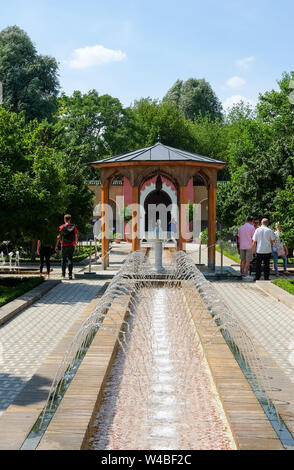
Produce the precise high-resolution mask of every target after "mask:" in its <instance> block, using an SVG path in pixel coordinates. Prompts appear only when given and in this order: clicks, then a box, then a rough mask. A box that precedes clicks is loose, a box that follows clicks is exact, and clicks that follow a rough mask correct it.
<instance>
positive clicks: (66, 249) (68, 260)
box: [61, 246, 75, 277]
mask: <svg viewBox="0 0 294 470" xmlns="http://www.w3.org/2000/svg"><path fill="white" fill-rule="evenodd" d="M74 251H75V247H74V246H63V247H62V248H61V256H62V264H61V267H62V275H63V276H65V271H66V265H68V275H69V277H72V269H73V260H72V257H73V254H74Z"/></svg>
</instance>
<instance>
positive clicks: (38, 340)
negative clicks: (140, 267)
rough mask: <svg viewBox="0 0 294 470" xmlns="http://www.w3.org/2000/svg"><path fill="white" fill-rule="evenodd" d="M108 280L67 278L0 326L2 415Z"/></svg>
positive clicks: (0, 404) (0, 405)
mask: <svg viewBox="0 0 294 470" xmlns="http://www.w3.org/2000/svg"><path fill="white" fill-rule="evenodd" d="M104 282H105V281H97V280H96V281H89V280H83V281H75V280H73V281H65V282H63V283H61V284H59V285H58V286H57V287H55V288H54V289H52V290H51V291H50V292H49V293H48V294H46V295H45V296H44V297H42V298H41V299H40V300H39V301H38V302H36V303H34V304H33V305H32V306H30V307H28V308H27V309H25V310H23V311H22V312H21V313H19V314H18V315H17V316H16V317H14V318H13V319H12V320H10V321H9V322H8V323H6V324H4V325H3V326H2V327H1V328H0V346H1V347H0V415H1V414H2V413H3V412H4V411H5V410H6V408H7V407H8V406H9V405H10V404H11V403H12V402H13V400H14V399H15V397H16V395H17V394H18V393H19V392H20V390H21V389H22V388H23V387H24V385H25V384H26V382H27V381H28V380H30V378H31V377H32V375H33V374H34V372H35V371H36V370H37V369H38V367H39V366H40V365H41V364H42V362H43V360H44V359H45V358H46V357H47V356H48V354H49V353H50V351H51V350H52V349H53V348H54V347H55V346H56V345H57V343H58V342H59V341H60V339H61V338H62V337H63V336H64V334H65V333H66V332H67V331H68V329H69V328H70V326H71V325H72V324H73V322H74V321H75V320H76V319H77V317H78V316H79V314H80V313H81V312H82V311H83V310H84V309H85V307H86V306H87V305H88V303H89V302H90V301H91V300H92V299H93V298H94V297H95V296H96V295H97V294H98V292H99V289H100V287H101V285H103V284H104Z"/></svg>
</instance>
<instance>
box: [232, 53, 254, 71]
mask: <svg viewBox="0 0 294 470" xmlns="http://www.w3.org/2000/svg"><path fill="white" fill-rule="evenodd" d="M254 61H255V57H254V56H253V55H252V56H250V57H245V58H244V59H239V60H236V64H237V65H239V67H241V68H242V69H248V67H249V65H250V64H251V63H252V62H254Z"/></svg>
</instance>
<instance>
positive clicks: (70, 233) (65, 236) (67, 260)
mask: <svg viewBox="0 0 294 470" xmlns="http://www.w3.org/2000/svg"><path fill="white" fill-rule="evenodd" d="M59 232H60V233H59V235H58V236H57V242H56V247H55V251H56V252H57V251H58V244H59V241H60V242H61V257H62V277H63V279H65V272H66V265H67V264H68V275H69V279H72V270H73V260H72V257H73V254H74V251H75V247H76V245H77V242H78V230H77V227H76V226H75V225H73V224H72V223H71V215H69V214H67V215H65V216H64V225H61V226H60V227H59Z"/></svg>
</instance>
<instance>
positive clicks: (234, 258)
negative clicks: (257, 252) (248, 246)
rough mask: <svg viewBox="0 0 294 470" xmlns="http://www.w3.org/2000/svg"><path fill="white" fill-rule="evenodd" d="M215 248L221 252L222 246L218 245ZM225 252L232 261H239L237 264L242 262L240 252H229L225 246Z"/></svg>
mask: <svg viewBox="0 0 294 470" xmlns="http://www.w3.org/2000/svg"><path fill="white" fill-rule="evenodd" d="M215 249H216V251H218V252H219V253H220V252H221V248H220V246H216V247H215ZM223 253H224V256H226V257H227V258H230V259H231V260H232V261H235V263H237V264H240V263H241V260H240V256H239V254H238V252H236V253H233V252H229V251H227V250H226V249H225V248H224V249H223Z"/></svg>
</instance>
